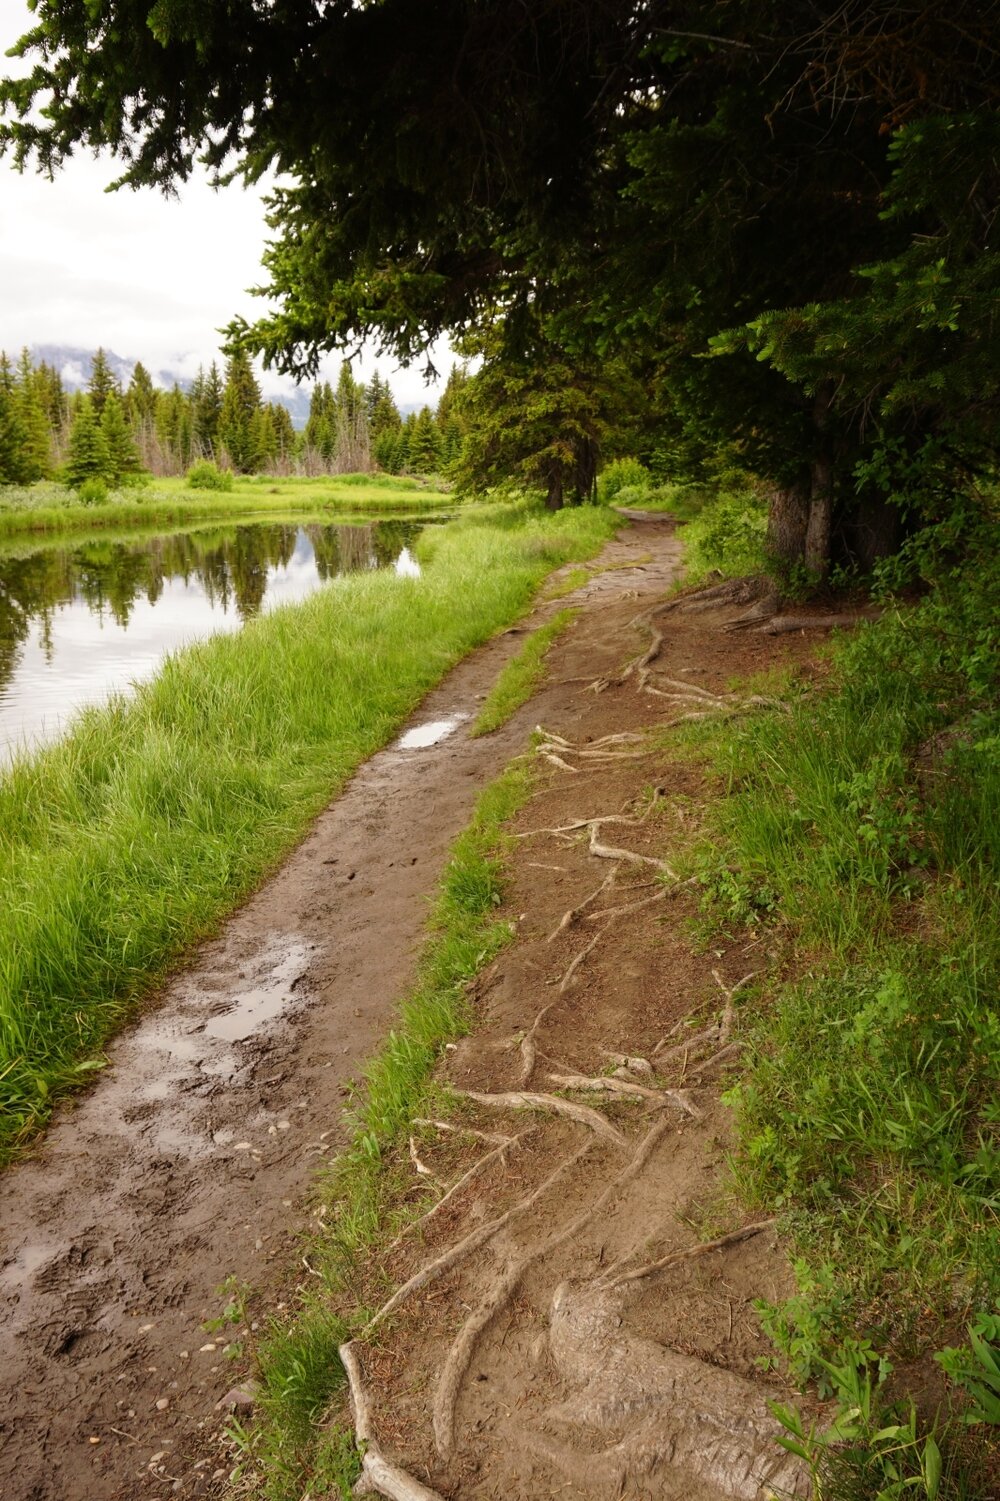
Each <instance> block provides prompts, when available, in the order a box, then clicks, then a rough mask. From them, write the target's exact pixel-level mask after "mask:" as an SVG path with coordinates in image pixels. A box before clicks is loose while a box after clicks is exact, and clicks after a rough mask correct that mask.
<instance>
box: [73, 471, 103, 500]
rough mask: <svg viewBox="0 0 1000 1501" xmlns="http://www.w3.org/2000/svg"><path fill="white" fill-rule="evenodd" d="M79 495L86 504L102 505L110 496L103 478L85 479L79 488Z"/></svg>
mask: <svg viewBox="0 0 1000 1501" xmlns="http://www.w3.org/2000/svg"><path fill="white" fill-rule="evenodd" d="M76 493H77V495H78V496H79V497H80V500H81V502H82V504H83V505H85V506H100V505H103V504H104V502H105V501H106V500H107V498H108V487H107V484H106V483H105V481H104V480H102V479H96V478H91V479H85V480H84V481H83V484H82V485H80V486H79V487H78V489H77V492H76Z"/></svg>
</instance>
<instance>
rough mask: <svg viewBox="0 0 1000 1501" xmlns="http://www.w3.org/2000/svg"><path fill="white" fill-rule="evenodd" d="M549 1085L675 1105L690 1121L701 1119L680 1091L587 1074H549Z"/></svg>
mask: <svg viewBox="0 0 1000 1501" xmlns="http://www.w3.org/2000/svg"><path fill="white" fill-rule="evenodd" d="M549 1083H550V1084H554V1085H555V1086H556V1088H557V1089H578V1090H580V1091H581V1093H587V1092H589V1093H591V1094H613V1095H618V1096H619V1097H625V1096H627V1097H628V1098H630V1099H634V1100H649V1101H650V1102H651V1103H653V1104H654V1105H675V1106H676V1107H677V1109H678V1110H683V1111H684V1114H685V1115H690V1116H691V1118H692V1120H696V1121H700V1120H701V1119H702V1112H701V1111H700V1110H699V1109H698V1107H697V1105H696V1104H695V1103H694V1101H693V1100H692V1099H691V1098H690V1096H689V1095H688V1094H687V1092H686V1091H685V1090H681V1089H649V1088H647V1086H646V1085H644V1084H633V1083H631V1082H630V1081H629V1080H628V1079H616V1078H614V1077H613V1076H612V1077H611V1078H604V1077H600V1078H596V1079H595V1078H590V1077H589V1076H588V1075H587V1074H549Z"/></svg>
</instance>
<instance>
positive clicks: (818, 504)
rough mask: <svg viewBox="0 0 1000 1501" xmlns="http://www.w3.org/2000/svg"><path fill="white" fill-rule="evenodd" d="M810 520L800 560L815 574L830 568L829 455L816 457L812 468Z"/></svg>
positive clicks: (831, 510)
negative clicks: (822, 457) (821, 457)
mask: <svg viewBox="0 0 1000 1501" xmlns="http://www.w3.org/2000/svg"><path fill="white" fill-rule="evenodd" d="M810 478H811V485H810V495H809V520H808V523H807V525H806V536H805V549H804V553H803V560H804V562H805V565H806V567H807V568H808V570H809V572H810V573H811V574H813V575H814V576H815V577H816V578H825V577H826V575H827V573H828V572H829V570H830V530H831V523H832V520H833V466H832V464H831V463H830V461H829V460H828V459H825V458H824V459H815V460H814V461H813V464H812V468H811V476H810Z"/></svg>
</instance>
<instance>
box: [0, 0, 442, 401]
mask: <svg viewBox="0 0 1000 1501" xmlns="http://www.w3.org/2000/svg"><path fill="white" fill-rule="evenodd" d="M32 19H33V18H32V15H31V12H30V11H29V10H28V7H27V4H26V3H25V0H0V67H2V68H3V70H4V72H8V71H9V70H11V69H13V68H15V67H17V68H22V67H23V66H24V65H23V64H20V63H15V62H14V61H13V60H11V59H7V58H4V57H3V56H2V54H3V53H4V52H5V51H6V50H7V48H8V47H10V46H11V45H12V44H13V43H14V42H15V41H16V40H17V38H18V37H19V36H21V35H22V34H23V32H24V31H26V30H27V29H28V28H29V27H30V25H31V24H32ZM116 175H117V172H116V165H115V163H114V162H113V161H112V160H110V159H106V158H101V159H98V160H95V159H94V158H93V157H91V156H90V155H89V154H82V155H79V156H77V157H75V158H74V159H73V160H72V161H70V162H68V163H67V165H66V166H65V167H64V168H63V170H62V172H61V173H60V174H59V175H58V177H57V178H56V180H55V182H48V181H47V180H46V179H45V178H43V177H39V176H37V175H35V174H33V173H30V172H28V173H25V174H24V175H19V174H18V173H16V172H15V171H14V170H13V168H12V167H11V166H10V164H9V161H8V159H7V158H3V159H0V348H5V349H7V350H8V351H9V352H13V351H16V350H19V349H20V348H21V347H22V345H25V344H27V345H29V346H30V345H32V344H61V345H69V346H75V347H78V348H84V349H89V348H94V347H96V346H97V345H98V344H101V345H103V346H104V347H105V348H106V349H112V350H114V352H115V353H116V354H119V355H122V356H124V357H126V358H130V359H141V360H142V361H143V363H144V364H145V365H147V366H148V367H149V368H150V369H151V370H160V369H165V370H172V371H176V372H177V373H179V374H181V375H193V374H194V372H195V370H196V369H197V367H198V365H199V364H201V363H206V364H207V363H208V361H210V360H211V359H213V358H215V357H216V356H217V353H218V344H219V338H218V334H217V332H216V330H218V329H219V328H220V327H222V326H223V325H224V324H225V323H227V322H228V321H229V319H230V318H231V317H232V316H233V315H234V314H235V313H243V314H245V315H246V316H247V317H253V316H256V315H259V313H260V311H261V309H262V307H263V306H264V304H263V302H262V301H261V300H260V299H259V298H254V297H250V296H249V295H248V294H247V292H246V288H248V287H251V286H253V285H254V284H255V283H256V282H259V281H260V280H261V279H262V277H261V270H260V255H261V250H262V247H263V244H264V238H265V233H266V226H265V224H264V216H263V209H262V206H261V202H260V198H259V196H258V195H257V194H256V193H253V192H244V191H243V190H242V189H241V188H239V187H237V186H235V185H234V186H233V187H230V188H226V189H222V190H220V191H218V192H214V191H213V190H212V189H211V188H210V187H209V186H208V184H207V182H206V181H205V180H204V179H202V180H201V181H192V182H190V183H188V184H187V185H186V186H185V187H184V188H183V189H182V191H181V195H180V197H179V198H177V199H173V200H171V199H165V198H163V197H161V196H160V195H159V194H158V193H155V192H151V191H141V192H132V191H130V190H128V189H123V190H122V191H120V192H118V193H107V192H105V189H106V187H107V185H108V183H109V182H111V181H112V180H113V179H114V177H115V176H116ZM339 366H340V361H339V358H336V357H335V358H334V359H332V360H330V361H328V364H327V367H326V370H325V373H327V374H328V375H329V376H330V378H331V379H336V375H337V371H338V370H339ZM438 366H439V368H443V369H444V371H445V373H447V368H448V356H447V352H445V353H444V354H443V355H442V356H441V357H440V358H439V360H438ZM374 368H375V365H374V362H373V361H372V360H367V361H363V362H362V363H361V365H360V366H359V365H358V364H357V363H356V364H355V366H354V369H355V373H356V375H358V376H359V378H361V379H364V378H366V377H367V376H368V375H370V374H371V372H372V370H373V369H374ZM378 368H379V370H380V372H381V373H382V374H383V375H386V376H388V378H389V379H390V380H391V382H392V386H393V390H394V392H395V394H396V399H397V400H398V401H400V402H402V403H404V404H410V403H422V402H424V401H427V400H431V401H433V400H434V390H433V388H432V389H431V390H430V391H428V388H427V387H426V386H425V385H424V383H423V379H422V377H421V374H420V371H419V369H418V368H416V367H411V369H409V370H405V371H401V370H398V369H396V367H395V366H393V365H391V364H390V363H388V362H386V361H379V365H378ZM262 383H263V385H264V387H265V393H266V394H267V395H274V394H277V392H278V391H279V390H280V389H282V388H283V387H284V388H288V387H290V385H291V382H289V381H283V380H282V378H281V377H279V376H275V375H271V374H265V375H264V376H263V377H262Z"/></svg>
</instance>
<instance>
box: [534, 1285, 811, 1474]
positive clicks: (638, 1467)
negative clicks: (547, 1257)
mask: <svg viewBox="0 0 1000 1501" xmlns="http://www.w3.org/2000/svg"><path fill="white" fill-rule="evenodd" d="M549 1347H550V1350H551V1354H552V1358H553V1360H554V1362H555V1364H556V1367H557V1368H558V1370H559V1373H560V1375H561V1376H562V1377H563V1379H564V1380H565V1381H568V1382H570V1383H572V1384H573V1385H575V1386H576V1387H577V1388H578V1390H577V1392H576V1393H575V1395H573V1396H571V1397H570V1398H569V1399H568V1400H566V1401H563V1402H560V1403H558V1404H557V1405H556V1406H555V1407H552V1408H550V1409H549V1411H548V1413H547V1414H546V1419H547V1423H548V1424H549V1425H551V1424H553V1423H559V1424H569V1425H571V1426H572V1428H573V1429H574V1430H575V1431H577V1432H579V1431H580V1430H581V1429H583V1430H585V1431H588V1432H590V1433H594V1432H600V1431H602V1430H604V1431H605V1432H608V1431H610V1432H613V1433H616V1434H619V1433H622V1432H624V1436H623V1437H622V1438H620V1440H619V1441H618V1442H616V1443H614V1444H613V1445H612V1446H611V1447H610V1448H608V1449H605V1450H604V1451H603V1452H599V1453H597V1454H591V1453H585V1452H582V1451H580V1450H577V1449H570V1448H568V1447H567V1446H564V1445H559V1444H557V1443H554V1442H553V1441H552V1440H551V1439H550V1438H548V1437H547V1436H543V1435H540V1434H531V1433H530V1431H529V1433H528V1434H527V1435H526V1437H527V1438H528V1440H529V1442H530V1443H531V1444H532V1447H534V1448H537V1449H540V1450H541V1452H543V1453H545V1454H546V1456H547V1457H549V1458H550V1459H552V1460H554V1461H555V1462H556V1463H557V1464H559V1465H560V1467H561V1468H562V1469H563V1471H564V1472H565V1473H566V1474H568V1475H570V1476H574V1477H575V1478H576V1479H577V1480H578V1483H579V1484H580V1485H581V1488H583V1489H584V1490H585V1491H587V1493H589V1494H593V1493H594V1487H595V1484H596V1485H599V1486H601V1487H602V1488H603V1489H604V1490H605V1494H606V1495H607V1496H608V1498H609V1501H610V1498H611V1497H617V1496H620V1495H621V1494H622V1493H623V1492H624V1491H625V1488H626V1486H627V1485H628V1482H629V1480H630V1479H632V1480H636V1479H639V1480H641V1479H642V1478H644V1477H649V1476H652V1475H654V1474H657V1473H660V1472H661V1468H662V1469H665V1468H667V1467H669V1469H670V1472H671V1474H672V1476H673V1477H674V1478H675V1482H676V1483H675V1487H674V1488H673V1489H672V1490H671V1494H675V1493H676V1494H682V1493H683V1477H684V1476H685V1475H687V1476H689V1477H690V1478H691V1481H692V1482H700V1483H701V1485H703V1486H708V1487H710V1488H711V1489H712V1491H713V1492H714V1493H717V1494H719V1495H720V1496H726V1497H731V1498H733V1501H763V1498H764V1497H765V1496H768V1497H770V1496H772V1495H774V1494H776V1493H777V1494H780V1495H783V1496H789V1497H791V1496H802V1495H805V1494H807V1493H808V1491H809V1485H808V1473H807V1471H806V1467H805V1466H804V1465H803V1464H802V1463H801V1462H800V1461H799V1460H798V1459H796V1458H794V1457H793V1456H790V1455H789V1454H787V1453H783V1452H782V1451H781V1449H779V1447H778V1445H777V1444H776V1443H775V1440H776V1439H777V1438H778V1437H779V1435H780V1433H781V1429H780V1427H779V1425H778V1423H777V1421H776V1419H775V1418H773V1417H772V1416H771V1413H770V1412H769V1410H768V1405H767V1400H766V1394H765V1393H764V1392H762V1391H761V1390H760V1388H759V1387H757V1386H756V1385H755V1384H753V1383H751V1382H749V1381H746V1380H744V1379H743V1378H742V1377H740V1376H736V1375H734V1374H733V1373H732V1372H730V1371H725V1370H721V1369H719V1368H718V1367H716V1366H712V1365H709V1364H708V1363H707V1362H705V1361H701V1360H697V1359H695V1358H693V1357H691V1356H689V1355H682V1354H680V1353H678V1352H677V1351H675V1350H671V1349H669V1348H667V1347H665V1346H663V1345H661V1344H658V1343H655V1342H654V1341H653V1340H649V1339H643V1338H641V1337H639V1336H637V1335H635V1334H633V1333H631V1332H630V1331H629V1329H628V1327H627V1325H626V1324H625V1322H624V1320H623V1318H622V1311H621V1295H620V1294H618V1293H616V1291H615V1290H614V1289H612V1288H607V1287H599V1286H595V1285H594V1284H590V1285H584V1286H583V1287H574V1286H572V1285H571V1284H569V1283H563V1284H562V1285H561V1286H560V1287H558V1288H557V1289H556V1292H555V1295H554V1297H553V1301H552V1311H551V1315H550V1324H549ZM642 1490H643V1493H646V1492H647V1491H648V1487H647V1486H642Z"/></svg>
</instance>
